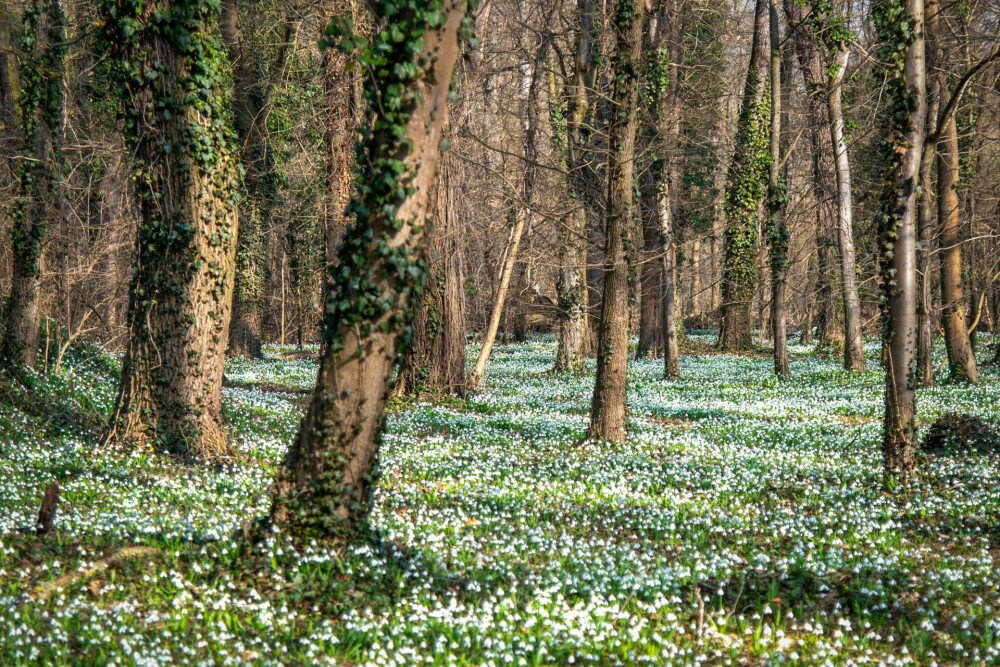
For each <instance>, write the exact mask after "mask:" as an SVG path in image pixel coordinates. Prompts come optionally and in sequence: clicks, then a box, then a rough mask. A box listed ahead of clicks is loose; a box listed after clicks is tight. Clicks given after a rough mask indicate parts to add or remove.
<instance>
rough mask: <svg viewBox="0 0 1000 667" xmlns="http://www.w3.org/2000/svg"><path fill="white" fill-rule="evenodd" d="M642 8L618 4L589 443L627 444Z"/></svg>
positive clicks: (629, 0)
mask: <svg viewBox="0 0 1000 667" xmlns="http://www.w3.org/2000/svg"><path fill="white" fill-rule="evenodd" d="M644 13H645V3H639V4H638V5H636V4H635V3H633V2H632V0H618V7H617V10H616V13H615V28H616V31H615V52H614V61H613V67H614V86H613V89H612V92H611V99H610V104H611V119H610V122H609V125H608V199H607V209H606V211H605V214H604V215H605V246H604V248H605V250H604V304H603V307H602V308H601V322H600V328H599V329H598V334H599V335H598V348H597V378H596V381H595V385H594V395H593V400H592V401H591V408H590V431H589V437H590V438H592V439H595V440H607V441H611V442H624V441H625V416H626V405H625V399H626V396H625V385H626V373H627V367H628V262H627V260H626V257H625V235H626V234H627V227H628V225H629V222H630V218H631V215H632V209H633V206H634V202H633V200H632V176H633V163H634V160H635V131H636V101H637V98H638V92H639V76H640V68H641V66H642V27H643V14H644Z"/></svg>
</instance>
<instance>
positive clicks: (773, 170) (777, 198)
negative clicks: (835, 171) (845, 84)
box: [767, 0, 791, 378]
mask: <svg viewBox="0 0 1000 667" xmlns="http://www.w3.org/2000/svg"><path fill="white" fill-rule="evenodd" d="M769 17H770V21H769V25H770V44H771V65H770V68H771V72H770V76H771V164H770V169H769V172H768V193H767V208H768V226H769V230H770V241H771V337H772V338H773V340H774V374H775V375H777V376H778V377H781V378H788V377H791V371H790V370H789V367H788V333H787V331H786V329H785V320H786V314H785V306H786V304H785V281H786V279H787V271H788V227H787V226H786V225H785V217H784V216H785V198H786V196H787V195H786V193H785V185H784V183H783V182H782V178H781V85H782V76H781V33H780V30H779V27H778V2H777V0H770V7H769Z"/></svg>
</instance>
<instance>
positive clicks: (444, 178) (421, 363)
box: [395, 157, 465, 397]
mask: <svg viewBox="0 0 1000 667" xmlns="http://www.w3.org/2000/svg"><path fill="white" fill-rule="evenodd" d="M449 167H450V165H449V164H448V161H447V159H446V157H443V158H441V164H440V166H439V167H438V173H437V179H436V180H435V185H434V188H433V189H434V192H433V195H432V196H431V198H430V202H429V203H428V214H427V218H428V224H427V230H426V231H425V232H424V234H425V235H426V236H427V241H426V245H427V246H428V247H427V252H426V255H427V257H426V260H425V261H426V262H427V266H428V267H429V268H430V275H429V276H428V282H427V284H426V285H425V287H424V291H423V296H422V298H421V299H420V300H419V301H417V302H416V303H415V305H414V316H413V326H412V329H413V342H412V344H411V346H410V349H409V350H408V352H407V353H406V354H405V355H404V356H403V358H402V360H401V361H400V366H399V372H398V374H397V376H396V388H395V393H396V394H397V395H400V396H406V395H421V394H431V395H438V396H441V395H452V396H458V397H464V396H465V289H464V284H463V283H464V282H465V278H464V274H463V268H462V263H463V262H462V245H461V243H460V239H459V236H458V233H459V230H458V226H457V224H456V222H457V220H456V217H455V204H454V201H453V197H454V194H453V191H452V187H451V174H450V171H451V170H450V168H449Z"/></svg>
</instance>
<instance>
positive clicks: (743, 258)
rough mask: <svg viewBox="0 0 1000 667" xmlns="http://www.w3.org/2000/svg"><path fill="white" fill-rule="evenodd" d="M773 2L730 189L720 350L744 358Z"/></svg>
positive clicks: (758, 48) (755, 55)
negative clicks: (769, 24) (742, 354)
mask: <svg viewBox="0 0 1000 667" xmlns="http://www.w3.org/2000/svg"><path fill="white" fill-rule="evenodd" d="M767 16H768V0H757V1H756V10H755V12H754V32H753V46H752V49H751V51H750V66H749V69H748V70H747V77H746V85H745V88H744V92H743V108H742V111H741V112H740V120H739V128H738V130H737V135H736V152H735V154H734V155H733V161H732V163H731V165H730V167H729V176H728V179H727V186H726V193H727V194H726V256H725V262H724V265H723V276H722V330H721V331H720V332H719V349H720V350H722V351H725V352H739V351H746V350H750V349H751V348H752V347H753V323H752V320H751V317H750V308H751V305H752V302H753V299H754V293H755V292H756V289H757V277H758V276H757V274H758V271H757V249H758V247H759V245H760V209H761V202H762V200H763V198H764V194H765V190H766V183H767V180H766V174H767V163H768V143H769V137H768V118H769V111H768V109H769V107H770V103H769V100H768V99H767V71H768V60H767V58H765V57H764V53H765V48H766V47H765V45H766V44H767V30H768V18H767Z"/></svg>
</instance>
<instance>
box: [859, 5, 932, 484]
mask: <svg viewBox="0 0 1000 667" xmlns="http://www.w3.org/2000/svg"><path fill="white" fill-rule="evenodd" d="M872 20H873V22H874V24H875V28H876V31H877V33H878V36H879V41H880V43H881V44H882V47H881V49H880V51H879V57H880V60H881V63H882V66H883V67H884V69H885V75H886V95H887V101H888V104H889V105H890V108H889V110H888V114H889V118H890V119H891V120H890V127H889V132H888V136H887V138H886V141H885V146H886V154H887V160H888V170H887V173H886V179H885V183H886V189H885V192H884V193H883V195H882V204H883V209H882V216H881V219H880V221H879V222H880V224H879V262H878V265H879V281H880V283H881V286H882V293H883V296H882V301H881V303H882V321H883V339H884V353H883V358H884V360H885V369H886V373H885V422H884V432H883V441H882V453H883V458H884V462H885V473H886V478H887V480H893V479H896V480H899V481H901V482H903V483H905V482H906V481H907V480H908V479H909V476H910V474H911V473H912V471H913V468H914V465H915V455H914V418H915V413H916V379H917V375H916V364H915V361H916V335H917V331H916V297H917V285H916V208H917V187H918V185H919V182H920V164H921V154H922V152H923V143H924V123H925V120H926V113H927V108H926V105H927V95H926V93H927V91H926V85H925V67H924V65H925V63H924V35H923V31H924V6H923V0H877V1H876V2H875V3H874V4H873V5H872Z"/></svg>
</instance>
